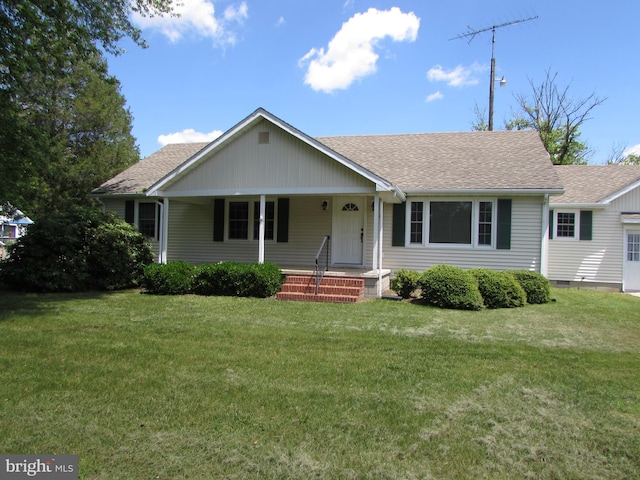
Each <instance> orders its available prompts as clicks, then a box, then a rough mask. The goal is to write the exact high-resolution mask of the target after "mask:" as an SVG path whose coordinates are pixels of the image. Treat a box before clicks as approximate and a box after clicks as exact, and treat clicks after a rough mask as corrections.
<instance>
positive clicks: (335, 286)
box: [276, 275, 364, 303]
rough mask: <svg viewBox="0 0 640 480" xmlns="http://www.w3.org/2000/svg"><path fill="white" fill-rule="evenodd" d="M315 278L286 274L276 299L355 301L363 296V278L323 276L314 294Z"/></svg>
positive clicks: (329, 301) (330, 301) (331, 301)
mask: <svg viewBox="0 0 640 480" xmlns="http://www.w3.org/2000/svg"><path fill="white" fill-rule="evenodd" d="M315 290H316V279H315V277H313V276H307V275H288V276H287V278H286V281H285V283H284V285H282V289H281V291H280V292H279V293H278V294H277V295H276V298H277V299H278V300H286V301H298V302H327V303H356V302H357V301H359V300H361V299H362V298H364V280H363V279H361V278H349V277H324V278H323V279H322V282H321V283H320V286H319V287H318V294H317V295H316V294H315Z"/></svg>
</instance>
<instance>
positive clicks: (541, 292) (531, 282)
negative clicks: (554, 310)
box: [509, 270, 551, 304]
mask: <svg viewBox="0 0 640 480" xmlns="http://www.w3.org/2000/svg"><path fill="white" fill-rule="evenodd" d="M509 273H510V274H511V275H513V278H515V279H516V281H517V282H518V283H519V284H520V286H521V287H522V289H523V290H524V291H525V293H526V295H527V303H531V304H543V303H549V302H550V301H551V283H549V280H547V278H546V277H545V276H544V275H542V274H540V273H537V272H531V271H529V270H510V271H509Z"/></svg>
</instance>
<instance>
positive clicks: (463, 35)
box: [449, 15, 538, 131]
mask: <svg viewBox="0 0 640 480" xmlns="http://www.w3.org/2000/svg"><path fill="white" fill-rule="evenodd" d="M537 18H538V16H537V15H536V16H535V17H529V18H520V19H518V20H512V21H511V22H505V23H500V24H498V25H492V26H490V27H486V28H480V29H477V30H476V29H473V28H471V27H467V30H468V31H467V32H466V33H461V34H460V35H457V36H455V37H453V38H450V39H449V40H458V39H462V38H468V37H471V38H469V42H468V43H471V41H472V40H473V39H474V38H475V37H476V35H478V34H480V33H483V32H488V31H491V79H490V81H489V131H492V130H493V86H494V84H495V83H496V59H495V56H494V53H495V47H496V29H498V28H503V27H508V26H509V25H515V24H516V23H523V22H528V21H531V20H535V19H537ZM506 84H507V80H506V79H505V78H504V77H502V78H501V79H500V86H501V87H504V86H505V85H506Z"/></svg>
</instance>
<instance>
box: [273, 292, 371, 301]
mask: <svg viewBox="0 0 640 480" xmlns="http://www.w3.org/2000/svg"><path fill="white" fill-rule="evenodd" d="M276 297H277V298H278V300H284V301H290V302H321V303H356V302H357V301H358V299H359V297H354V296H345V295H314V294H309V293H295V292H280V293H278V294H277V295H276Z"/></svg>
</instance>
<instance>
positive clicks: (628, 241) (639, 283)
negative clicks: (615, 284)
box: [624, 230, 640, 290]
mask: <svg viewBox="0 0 640 480" xmlns="http://www.w3.org/2000/svg"><path fill="white" fill-rule="evenodd" d="M624 289H625V290H640V230H626V231H625V240H624Z"/></svg>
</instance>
